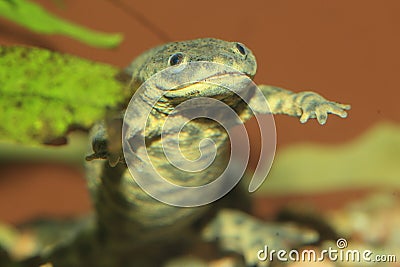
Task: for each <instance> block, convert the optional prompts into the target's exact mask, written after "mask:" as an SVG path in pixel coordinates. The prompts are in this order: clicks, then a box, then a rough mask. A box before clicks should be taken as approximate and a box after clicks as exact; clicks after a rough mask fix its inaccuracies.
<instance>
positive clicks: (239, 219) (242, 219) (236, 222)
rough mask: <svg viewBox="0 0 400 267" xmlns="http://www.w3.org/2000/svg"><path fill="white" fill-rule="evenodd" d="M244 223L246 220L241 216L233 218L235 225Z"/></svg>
mask: <svg viewBox="0 0 400 267" xmlns="http://www.w3.org/2000/svg"><path fill="white" fill-rule="evenodd" d="M245 221H246V218H244V217H242V216H237V217H236V218H235V224H236V225H240V224H243V223H244V222H245Z"/></svg>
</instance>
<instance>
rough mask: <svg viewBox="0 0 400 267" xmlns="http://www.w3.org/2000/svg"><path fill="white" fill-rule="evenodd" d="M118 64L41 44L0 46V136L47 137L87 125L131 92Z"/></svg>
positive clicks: (34, 141) (36, 140)
mask: <svg viewBox="0 0 400 267" xmlns="http://www.w3.org/2000/svg"><path fill="white" fill-rule="evenodd" d="M118 74H120V71H119V69H117V68H115V67H112V66H109V65H106V64H102V63H96V62H91V61H88V60H85V59H81V58H78V57H75V56H70V55H64V54H60V53H56V52H51V51H48V50H44V49H38V48H28V47H18V46H10V47H4V46H0V110H1V113H0V139H6V140H7V139H8V140H14V141H17V142H20V143H26V144H39V143H47V142H50V141H52V140H54V139H56V138H59V137H62V136H64V135H65V133H66V132H67V131H68V130H69V129H71V127H73V128H75V127H79V128H89V127H91V126H92V125H93V123H94V122H96V121H98V120H100V119H102V118H104V116H105V114H106V112H107V111H110V110H113V109H114V110H116V109H119V105H120V104H122V103H126V101H127V99H129V97H130V92H129V90H127V89H126V88H127V86H126V85H125V83H122V82H120V81H118V80H117V79H116V76H117V75H118Z"/></svg>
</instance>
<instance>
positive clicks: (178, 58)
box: [169, 53, 183, 66]
mask: <svg viewBox="0 0 400 267" xmlns="http://www.w3.org/2000/svg"><path fill="white" fill-rule="evenodd" d="M182 61H183V54H182V53H176V54H173V55H172V56H171V57H170V58H169V65H171V66H174V65H178V64H180V63H182Z"/></svg>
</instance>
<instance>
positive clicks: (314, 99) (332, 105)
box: [294, 92, 351, 124]
mask: <svg viewBox="0 0 400 267" xmlns="http://www.w3.org/2000/svg"><path fill="white" fill-rule="evenodd" d="M294 101H295V102H296V104H297V105H298V106H299V108H300V109H301V117H300V122H301V123H305V122H307V121H308V119H314V118H317V120H318V123H319V124H325V123H326V120H327V119H328V114H329V113H331V114H335V115H338V116H339V117H341V118H346V117H347V112H346V110H349V109H350V108H351V107H350V105H346V104H340V103H336V102H333V101H329V100H326V99H325V98H323V97H322V96H320V95H319V94H317V93H314V92H301V93H297V94H296V95H295V99H294Z"/></svg>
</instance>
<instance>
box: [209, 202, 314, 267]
mask: <svg viewBox="0 0 400 267" xmlns="http://www.w3.org/2000/svg"><path fill="white" fill-rule="evenodd" d="M203 237H204V238H205V239H206V240H207V241H218V243H219V245H220V247H221V248H222V249H223V250H226V251H232V252H236V253H238V254H240V255H242V256H243V257H244V260H245V264H246V266H268V265H269V263H270V261H269V258H268V257H267V258H265V259H264V257H266V256H268V255H265V253H263V252H262V253H259V251H260V250H265V248H266V246H267V247H268V251H271V250H275V251H278V250H280V249H285V250H287V251H289V250H290V249H291V248H293V247H296V246H299V245H304V244H309V243H312V242H315V241H317V239H318V234H317V233H315V232H313V231H311V230H301V229H299V228H298V227H295V226H293V225H282V224H272V223H266V222H263V221H260V220H257V219H255V218H253V217H251V216H250V215H247V214H245V213H243V212H240V211H235V210H223V211H221V212H220V213H219V214H218V215H217V217H216V218H215V219H214V221H212V222H211V224H209V225H208V226H207V227H206V228H205V229H204V231H203ZM267 253H268V252H267ZM258 254H260V255H258ZM259 257H260V258H261V260H260V259H259Z"/></svg>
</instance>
